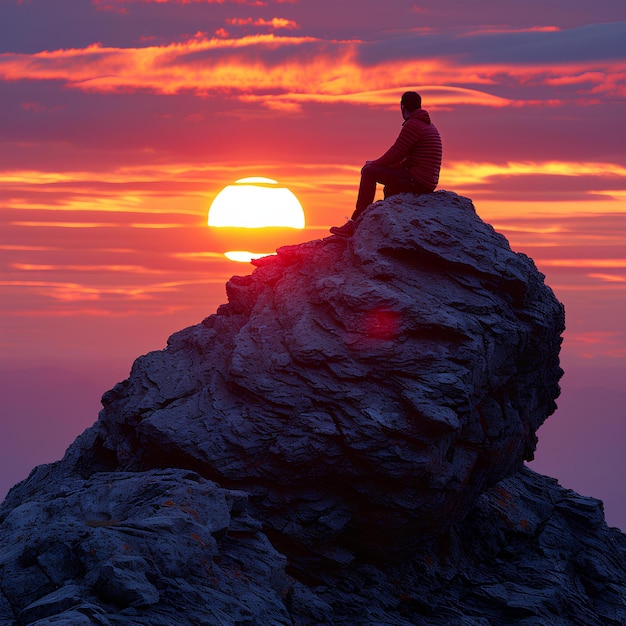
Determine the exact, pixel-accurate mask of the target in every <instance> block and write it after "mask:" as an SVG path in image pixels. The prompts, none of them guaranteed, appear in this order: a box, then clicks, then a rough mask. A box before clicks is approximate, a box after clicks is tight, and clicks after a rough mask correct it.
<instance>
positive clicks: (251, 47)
mask: <svg viewBox="0 0 626 626" xmlns="http://www.w3.org/2000/svg"><path fill="white" fill-rule="evenodd" d="M231 24H235V25H237V24H258V25H263V26H268V27H271V28H273V29H277V28H296V27H297V24H296V23H295V22H294V21H293V20H287V19H283V18H273V19H272V20H265V19H261V18H258V19H256V18H255V19H253V18H231ZM609 26H615V25H609ZM617 26H620V25H617ZM574 30H580V29H574ZM617 30H619V29H615V31H616V32H617ZM592 32H593V33H594V34H595V35H596V37H597V39H598V40H600V33H604V35H607V38H608V39H609V40H611V34H612V33H613V30H611V29H608V28H607V29H594V30H593V31H592ZM222 34H225V33H222ZM561 34H562V31H555V32H553V31H547V32H543V31H542V32H535V31H533V32H530V33H514V34H507V35H506V36H504V35H491V34H490V35H472V36H470V35H460V36H458V37H456V38H451V37H449V36H446V37H443V38H442V36H441V35H438V36H433V37H431V36H426V37H411V38H406V37H404V38H396V39H393V40H387V41H382V42H374V43H367V42H363V41H358V40H346V41H343V40H322V39H319V38H315V37H310V36H299V37H296V36H278V35H275V34H271V33H270V34H257V35H248V36H245V37H241V38H230V37H224V36H222V37H208V36H207V35H205V34H203V33H197V34H196V35H195V36H194V37H192V38H189V39H187V40H185V41H183V42H173V43H169V44H164V45H145V46H142V47H128V48H121V47H110V46H103V45H101V44H92V45H90V46H87V47H85V48H71V49H57V50H51V51H41V52H37V53H34V54H23V53H22V54H19V53H5V54H3V55H0V78H1V79H3V80H5V81H20V80H22V81H24V80H30V81H60V82H62V83H63V84H65V85H66V86H67V87H70V88H72V89H77V90H82V91H85V92H91V93H94V92H95V93H129V92H141V91H146V90H147V91H150V92H153V93H160V94H176V93H185V92H191V93H195V94H198V95H201V96H217V95H221V96H226V97H235V98H241V99H244V100H246V101H258V102H261V103H262V104H265V105H267V106H269V107H273V108H280V109H281V110H290V109H291V110H298V109H299V107H301V106H302V105H303V104H305V103H308V102H325V103H351V104H367V105H372V104H373V105H374V106H381V105H383V106H393V107H396V104H397V102H396V100H397V91H398V90H399V89H403V88H404V87H405V86H407V85H415V86H419V88H420V89H430V90H431V94H432V96H433V97H432V98H431V103H432V104H431V106H438V107H445V106H458V105H461V104H475V105H479V106H486V107H503V106H508V105H512V106H521V105H525V106H528V105H533V106H557V105H561V104H563V103H564V102H566V101H568V100H571V99H572V98H576V99H578V100H580V99H582V98H584V97H586V98H587V101H588V102H593V100H594V99H597V98H599V97H601V96H604V95H610V96H611V97H616V98H626V87H625V83H626V80H625V79H626V43H624V44H621V43H620V44H618V43H616V42H615V41H613V44H612V45H609V44H608V43H607V42H606V41H605V42H604V50H605V51H606V50H613V52H614V57H615V58H609V57H611V55H609V54H605V55H602V54H599V53H597V50H596V51H595V52H594V53H592V54H590V55H589V58H587V59H586V60H582V58H581V57H582V56H583V55H581V53H580V51H579V50H578V49H577V48H576V49H575V51H573V49H574V48H575V46H573V44H574V43H576V44H577V43H578V42H579V41H580V39H577V38H576V37H571V38H570V39H567V40H566V41H570V43H571V44H572V52H571V53H570V52H567V51H564V50H563V49H562V47H561V46H560V45H559V41H555V42H552V41H551V42H550V43H549V45H548V44H546V45H545V46H544V48H545V49H544V53H545V56H543V57H542V58H541V60H528V59H526V60H523V59H522V56H523V55H522V56H515V54H513V53H509V52H507V50H510V48H511V46H513V47H514V48H515V49H518V47H519V46H515V45H513V44H511V42H510V38H513V39H515V38H517V37H521V36H524V37H526V36H533V37H554V36H558V35H561ZM621 34H623V35H624V38H623V39H624V42H626V31H624V32H622V33H621ZM492 37H498V38H500V37H504V41H505V42H509V48H507V45H505V43H503V42H499V43H498V46H499V47H497V49H498V53H497V54H494V53H493V45H494V42H491V38H492ZM613 39H615V37H613ZM423 40H426V43H424V41H423ZM524 41H526V40H524ZM477 42H478V43H477ZM561 43H562V42H561ZM526 45H528V46H530V47H531V48H532V42H527V43H525V44H524V45H523V46H526ZM483 48H484V49H485V50H489V51H490V52H489V53H487V52H485V50H483ZM622 48H624V50H623V51H622ZM442 50H445V52H442ZM550 50H554V51H555V53H554V54H553V55H551V54H550V53H549V51H550ZM556 51H558V54H557V52H556ZM622 52H623V54H622ZM619 55H621V56H619ZM513 57H515V58H516V59H517V60H516V62H515V63H512V64H511V62H510V61H508V59H509V58H513ZM533 59H534V57H533ZM24 106H26V107H27V108H32V109H33V110H39V109H40V107H39V105H37V104H28V103H26V104H25V105H24Z"/></svg>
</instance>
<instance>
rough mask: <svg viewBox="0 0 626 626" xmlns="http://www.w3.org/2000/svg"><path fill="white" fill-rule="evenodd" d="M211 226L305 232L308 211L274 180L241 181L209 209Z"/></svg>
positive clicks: (242, 179) (254, 177) (290, 192)
mask: <svg viewBox="0 0 626 626" xmlns="http://www.w3.org/2000/svg"><path fill="white" fill-rule="evenodd" d="M208 224H209V226H236V227H239V228H265V227H268V226H283V227H288V228H304V211H303V210H302V205H301V204H300V201H299V200H298V198H296V196H295V195H294V194H293V192H292V191H290V190H289V189H287V187H280V186H279V185H278V182H277V181H275V180H273V179H271V178H263V177H261V176H252V177H249V178H240V179H239V180H237V181H235V184H234V185H228V186H227V187H224V189H222V191H220V192H219V193H218V194H217V196H215V199H214V200H213V202H212V203H211V207H210V209H209V218H208Z"/></svg>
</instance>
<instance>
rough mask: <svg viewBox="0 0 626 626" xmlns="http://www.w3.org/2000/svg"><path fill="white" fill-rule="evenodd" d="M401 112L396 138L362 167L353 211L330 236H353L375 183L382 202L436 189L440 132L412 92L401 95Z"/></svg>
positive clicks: (419, 97) (420, 101) (439, 156)
mask: <svg viewBox="0 0 626 626" xmlns="http://www.w3.org/2000/svg"><path fill="white" fill-rule="evenodd" d="M400 110H401V111H402V117H403V118H404V122H403V124H402V129H401V130H400V134H399V135H398V138H397V139H396V141H395V143H394V144H393V146H391V148H389V150H387V152H385V154H383V155H382V156H381V157H380V158H378V159H376V160H375V161H367V162H366V163H365V165H364V166H363V169H362V170H361V183H360V185H359V195H358V197H357V201H356V209H355V210H354V213H353V214H352V217H351V219H350V220H348V222H347V223H346V224H344V225H343V226H333V227H332V228H331V229H330V232H331V233H333V234H335V235H341V236H343V237H350V236H351V235H352V234H353V233H354V229H355V220H356V219H357V218H358V217H359V216H360V215H361V214H362V213H363V211H364V210H365V209H366V208H367V207H368V206H369V205H370V204H372V202H374V196H375V195H376V184H377V183H381V184H383V185H384V186H385V188H384V195H385V198H388V197H389V196H392V195H394V194H397V193H403V192H411V193H416V194H423V193H430V192H431V191H434V190H435V188H436V187H437V183H438V182H439V170H440V169H441V157H442V148H441V137H440V136H439V131H438V130H437V129H436V128H435V126H434V124H432V123H431V121H430V115H428V112H427V111H425V110H424V109H422V98H421V96H420V95H419V94H418V93H416V92H415V91H407V92H406V93H404V94H402V99H401V100H400Z"/></svg>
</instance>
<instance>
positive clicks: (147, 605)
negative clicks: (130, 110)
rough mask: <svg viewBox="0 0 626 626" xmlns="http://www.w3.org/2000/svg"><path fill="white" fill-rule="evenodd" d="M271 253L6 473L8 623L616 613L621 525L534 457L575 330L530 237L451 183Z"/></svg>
mask: <svg viewBox="0 0 626 626" xmlns="http://www.w3.org/2000/svg"><path fill="white" fill-rule="evenodd" d="M257 265H258V267H257V269H256V270H255V271H254V272H253V273H252V274H251V275H249V276H245V277H233V278H232V279H231V280H230V281H229V282H228V284H227V292H228V298H229V303H228V304H227V305H224V306H222V307H221V308H220V309H219V310H218V312H217V314H215V315H212V316H211V317H209V318H207V319H206V320H204V321H203V322H202V323H200V324H198V325H197V326H194V327H191V328H188V329H185V330H183V331H181V332H179V333H177V334H176V335H174V336H173V337H171V338H170V339H169V341H168V346H167V348H166V349H165V350H163V351H159V352H154V353H151V354H148V355H146V356H144V357H141V358H139V359H138V360H137V361H136V362H135V364H134V365H133V369H132V372H131V375H130V377H129V379H128V380H127V381H124V382H123V383H120V384H119V385H117V386H116V387H115V388H114V389H113V390H111V391H109V392H108V393H106V394H105V396H104V397H103V405H104V409H103V411H102V412H101V414H100V418H99V420H98V422H97V423H96V424H95V425H94V426H93V427H92V428H91V429H89V430H87V431H86V432H85V433H84V434H83V435H82V436H81V437H79V438H78V439H77V440H76V442H74V444H73V445H72V446H71V447H70V448H69V449H68V452H67V454H66V456H65V458H64V459H63V460H62V461H60V462H58V463H56V464H53V465H49V466H42V467H39V468H37V469H36V470H34V471H33V473H32V475H31V476H30V477H29V479H27V480H26V481H24V482H23V483H21V484H20V485H18V486H17V487H15V488H14V489H13V490H12V491H11V492H10V494H9V496H8V497H7V499H6V501H5V502H4V504H3V505H2V509H0V515H1V517H0V520H1V521H2V525H1V526H0V539H1V541H2V548H1V550H2V552H0V620H1V619H5V620H6V623H19V624H32V623H38V624H40V625H41V624H48V623H68V624H69V623H71V624H74V623H75V624H81V623H84V624H119V623H133V624H146V625H156V624H194V625H195V624H260V625H261V624H262V625H265V624H296V623H297V624H300V625H303V624H364V625H365V624H416V623H419V624H485V625H486V624H509V623H510V624H513V623H515V624H518V623H519V624H527V625H531V624H543V623H550V624H586V625H589V624H620V623H624V621H625V620H626V607H625V598H626V594H625V593H624V591H625V590H626V587H625V581H626V572H625V570H624V566H623V565H622V564H623V562H624V556H625V547H626V546H625V542H624V538H623V536H622V535H621V534H620V533H619V532H617V531H614V530H610V529H608V528H607V527H606V524H605V522H604V518H603V514H602V509H601V504H600V503H598V502H597V501H595V500H591V499H588V498H582V497H581V496H578V495H577V494H574V493H573V492H568V491H566V490H563V489H562V488H561V487H559V486H558V484H556V482H555V481H553V480H551V479H548V478H545V477H541V476H538V475H536V474H534V473H532V472H530V471H529V470H527V469H524V467H523V462H524V460H526V459H531V458H532V455H533V451H534V449H535V444H536V434H535V433H536V431H537V429H538V427H539V426H540V425H541V423H542V422H543V421H544V420H545V419H546V417H548V416H549V415H550V414H551V413H552V411H553V410H554V408H555V403H554V401H555V398H556V397H557V395H558V380H559V378H560V375H561V370H560V368H559V364H558V353H559V346H560V341H561V339H560V335H561V332H562V330H563V309H562V306H561V305H560V304H559V302H558V301H557V300H556V299H555V297H554V295H553V294H552V292H551V290H550V289H549V288H548V287H547V286H546V285H545V284H544V282H543V276H542V275H541V274H540V273H539V272H538V271H537V270H536V268H535V266H534V264H533V263H532V261H531V260H530V259H529V258H528V257H526V256H524V255H521V254H516V253H514V252H512V251H511V250H510V248H509V246H508V243H507V242H506V240H505V239H504V237H502V236H501V235H499V234H497V233H496V232H495V231H494V230H493V229H492V228H491V227H490V226H489V225H487V224H485V223H484V222H483V221H482V220H480V218H479V217H478V216H477V215H476V213H475V211H474V208H473V206H472V204H471V202H470V201H469V200H467V199H465V198H461V197H459V196H456V195H455V194H452V193H448V192H437V193H434V194H429V195H426V196H420V197H414V196H411V195H400V196H395V197H393V198H389V199H388V200H386V201H384V202H380V203H377V204H375V205H374V206H373V207H371V208H370V209H369V210H368V211H367V212H366V213H365V215H364V216H363V218H362V220H361V222H360V223H359V225H358V228H357V231H356V233H355V235H354V236H353V237H352V238H350V239H342V238H340V237H335V236H332V237H328V238H326V239H324V240H321V241H313V242H309V243H306V244H302V245H298V246H290V247H287V248H282V249H280V250H279V251H278V254H277V256H275V257H267V258H265V259H263V260H260V261H259V262H257ZM12 620H16V621H15V622H13V621H12ZM37 620H39V621H37Z"/></svg>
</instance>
